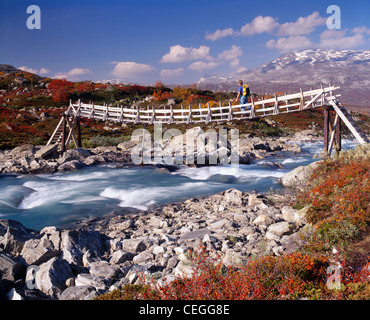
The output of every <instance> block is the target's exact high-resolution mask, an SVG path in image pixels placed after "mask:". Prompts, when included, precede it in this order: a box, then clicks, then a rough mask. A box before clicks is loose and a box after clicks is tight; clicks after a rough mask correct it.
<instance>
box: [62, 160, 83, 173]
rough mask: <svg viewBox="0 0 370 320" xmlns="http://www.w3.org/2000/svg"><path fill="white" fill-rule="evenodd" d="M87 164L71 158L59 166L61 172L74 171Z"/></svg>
mask: <svg viewBox="0 0 370 320" xmlns="http://www.w3.org/2000/svg"><path fill="white" fill-rule="evenodd" d="M84 165H85V164H84V163H83V162H81V161H80V160H71V161H68V162H65V163H63V164H61V165H60V166H59V167H58V171H59V172H66V171H73V170H78V169H80V168H82V167H83V166H84Z"/></svg>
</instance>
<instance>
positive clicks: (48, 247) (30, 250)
mask: <svg viewBox="0 0 370 320" xmlns="http://www.w3.org/2000/svg"><path fill="white" fill-rule="evenodd" d="M59 253H60V252H59V250H58V248H55V247H54V244H53V243H52V242H51V241H50V240H49V239H48V237H47V235H45V236H44V237H42V238H41V239H31V240H28V241H26V242H25V244H24V246H23V248H22V252H21V256H22V257H23V259H24V260H25V261H26V262H27V263H28V264H29V265H40V264H42V263H44V262H46V261H48V260H49V259H51V258H53V257H55V256H57V255H59Z"/></svg>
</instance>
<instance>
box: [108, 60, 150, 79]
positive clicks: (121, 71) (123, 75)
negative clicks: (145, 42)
mask: <svg viewBox="0 0 370 320" xmlns="http://www.w3.org/2000/svg"><path fill="white" fill-rule="evenodd" d="M153 71H155V68H154V67H152V66H150V65H148V64H140V63H136V62H131V61H125V62H117V64H116V66H115V67H114V70H113V71H112V74H113V75H114V76H116V77H118V78H120V79H131V78H135V77H137V76H140V75H143V74H146V73H151V72H153Z"/></svg>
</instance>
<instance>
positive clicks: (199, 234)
mask: <svg viewBox="0 0 370 320" xmlns="http://www.w3.org/2000/svg"><path fill="white" fill-rule="evenodd" d="M206 234H211V230H209V229H205V228H204V229H199V230H195V231H190V232H187V233H185V234H183V235H182V236H181V237H180V240H182V241H184V240H192V239H196V238H199V239H203V238H204V236H205V235H206Z"/></svg>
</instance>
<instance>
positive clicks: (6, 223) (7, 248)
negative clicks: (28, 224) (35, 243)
mask: <svg viewBox="0 0 370 320" xmlns="http://www.w3.org/2000/svg"><path fill="white" fill-rule="evenodd" d="M31 238H33V235H32V233H31V232H29V231H28V230H27V229H26V228H25V227H24V226H23V225H22V224H21V223H19V222H17V221H14V220H10V219H4V220H0V249H2V250H3V251H4V252H12V253H20V252H21V251H22V248H23V246H24V243H25V242H26V241H27V240H29V239H31Z"/></svg>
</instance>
